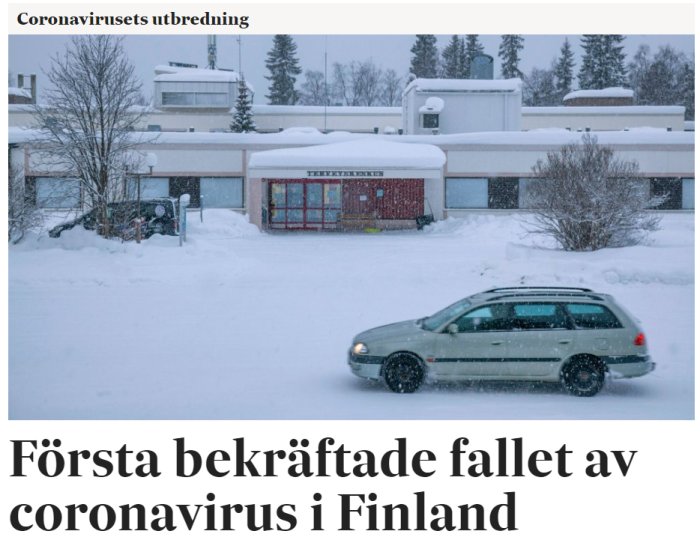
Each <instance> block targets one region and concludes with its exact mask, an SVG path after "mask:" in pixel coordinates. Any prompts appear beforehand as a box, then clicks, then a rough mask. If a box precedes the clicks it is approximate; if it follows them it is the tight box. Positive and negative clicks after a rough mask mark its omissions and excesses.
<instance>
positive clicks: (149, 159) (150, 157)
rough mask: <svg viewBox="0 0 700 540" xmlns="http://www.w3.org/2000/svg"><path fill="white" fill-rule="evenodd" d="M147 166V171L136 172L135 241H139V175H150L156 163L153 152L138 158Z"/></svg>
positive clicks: (138, 242)
mask: <svg viewBox="0 0 700 540" xmlns="http://www.w3.org/2000/svg"><path fill="white" fill-rule="evenodd" d="M139 161H140V163H143V164H144V165H146V166H147V167H148V173H147V174H146V173H144V172H142V171H138V172H137V173H136V243H137V244H140V243H141V177H142V176H151V175H152V174H153V167H155V166H156V165H157V164H158V157H157V156H156V155H155V154H154V153H153V152H147V153H146V155H145V156H143V159H142V160H139Z"/></svg>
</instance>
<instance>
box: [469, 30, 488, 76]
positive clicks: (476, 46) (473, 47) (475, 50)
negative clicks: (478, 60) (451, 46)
mask: <svg viewBox="0 0 700 540" xmlns="http://www.w3.org/2000/svg"><path fill="white" fill-rule="evenodd" d="M483 53H484V46H483V45H482V44H481V43H479V36H478V35H477V34H467V39H466V42H465V46H464V73H465V75H464V77H465V78H467V79H468V78H469V77H471V67H472V60H474V57H475V56H478V55H480V54H483Z"/></svg>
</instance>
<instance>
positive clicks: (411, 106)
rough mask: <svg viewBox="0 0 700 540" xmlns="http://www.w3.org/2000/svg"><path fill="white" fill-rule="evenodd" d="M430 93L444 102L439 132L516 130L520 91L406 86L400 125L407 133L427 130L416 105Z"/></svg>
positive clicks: (418, 105)
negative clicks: (484, 90)
mask: <svg viewBox="0 0 700 540" xmlns="http://www.w3.org/2000/svg"><path fill="white" fill-rule="evenodd" d="M430 97H438V98H440V99H442V100H443V101H444V103H445V106H444V108H443V110H442V111H441V112H440V127H439V132H440V133H441V134H449V133H469V132H477V131H520V124H521V113H520V108H521V107H520V102H521V96H520V93H516V92H473V93H468V94H467V93H463V92H428V91H425V92H422V91H421V92H418V91H416V90H415V89H410V90H409V91H408V92H407V93H406V94H405V96H404V99H405V108H404V110H405V117H404V119H403V126H404V130H405V133H407V134H427V133H431V132H432V130H431V129H429V128H423V127H422V126H421V118H420V117H421V115H420V113H419V109H420V108H421V107H422V106H423V105H425V102H426V100H427V99H428V98H430Z"/></svg>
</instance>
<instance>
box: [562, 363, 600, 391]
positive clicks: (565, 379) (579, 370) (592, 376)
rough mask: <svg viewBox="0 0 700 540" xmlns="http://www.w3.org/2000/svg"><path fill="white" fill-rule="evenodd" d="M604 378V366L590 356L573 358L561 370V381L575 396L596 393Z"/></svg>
mask: <svg viewBox="0 0 700 540" xmlns="http://www.w3.org/2000/svg"><path fill="white" fill-rule="evenodd" d="M604 380H605V368H604V367H603V365H602V363H601V362H600V360H598V359H597V358H594V357H591V356H585V357H580V358H574V359H573V360H571V361H569V363H568V364H566V366H564V369H562V372H561V382H562V384H563V385H564V388H566V389H567V390H568V391H569V392H570V393H572V394H573V395H575V396H581V397H590V396H594V395H596V394H597V393H598V392H599V391H600V389H601V388H603V382H604Z"/></svg>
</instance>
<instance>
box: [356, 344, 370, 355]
mask: <svg viewBox="0 0 700 540" xmlns="http://www.w3.org/2000/svg"><path fill="white" fill-rule="evenodd" d="M352 352H353V353H354V354H367V353H368V352H369V349H368V348H367V345H365V344H364V343H355V344H354V345H353V346H352Z"/></svg>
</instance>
